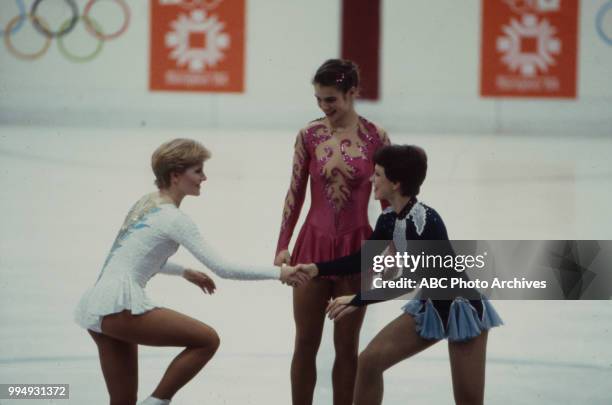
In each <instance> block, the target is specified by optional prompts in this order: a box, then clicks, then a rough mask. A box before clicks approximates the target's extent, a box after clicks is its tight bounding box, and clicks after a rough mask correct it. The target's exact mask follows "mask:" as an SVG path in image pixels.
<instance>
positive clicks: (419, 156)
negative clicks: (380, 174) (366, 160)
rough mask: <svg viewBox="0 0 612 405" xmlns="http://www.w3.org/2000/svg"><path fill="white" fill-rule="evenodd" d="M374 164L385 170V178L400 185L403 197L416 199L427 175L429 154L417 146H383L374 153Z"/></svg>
mask: <svg viewBox="0 0 612 405" xmlns="http://www.w3.org/2000/svg"><path fill="white" fill-rule="evenodd" d="M374 163H376V164H377V165H379V166H382V167H383V168H384V169H385V176H386V177H387V178H388V179H389V180H390V181H392V182H394V183H398V182H399V183H400V190H401V193H402V195H404V196H409V197H414V196H416V195H418V194H419V192H420V191H421V185H422V184H423V182H424V181H425V176H426V175H427V154H426V153H425V151H424V150H423V148H420V147H418V146H415V145H389V146H383V147H382V148H380V149H378V150H377V151H376V153H374Z"/></svg>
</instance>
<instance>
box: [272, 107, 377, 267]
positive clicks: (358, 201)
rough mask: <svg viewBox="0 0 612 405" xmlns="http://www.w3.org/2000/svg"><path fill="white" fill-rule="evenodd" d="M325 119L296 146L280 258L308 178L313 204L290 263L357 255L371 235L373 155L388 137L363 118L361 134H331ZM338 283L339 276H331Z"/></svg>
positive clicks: (303, 134)
mask: <svg viewBox="0 0 612 405" xmlns="http://www.w3.org/2000/svg"><path fill="white" fill-rule="evenodd" d="M326 122H327V121H326V120H325V119H324V118H321V119H318V120H315V121H312V122H311V123H309V124H308V125H307V126H306V128H304V129H302V130H301V131H300V133H299V134H298V136H297V138H296V142H295V154H294V158H293V171H292V178H291V185H290V187H289V191H288V192H287V197H286V198H285V207H284V210H283V217H282V222H281V229H280V235H279V237H278V244H277V247H276V253H277V254H278V252H280V251H282V250H285V249H288V246H289V242H290V241H291V236H292V234H293V230H294V228H295V224H296V223H297V220H298V217H299V215H300V210H301V208H302V204H303V203H304V197H305V195H306V185H307V183H308V177H309V176H310V195H311V205H310V210H309V212H308V216H307V217H306V220H305V222H304V225H303V226H302V229H301V230H300V233H299V235H298V238H297V241H296V242H295V246H294V248H293V252H292V255H291V264H296V263H312V262H320V261H326V260H332V259H335V258H338V257H342V256H345V255H348V254H350V253H353V252H355V251H357V250H359V248H360V247H361V245H362V242H363V241H364V240H366V239H368V237H369V236H370V234H371V233H372V228H371V227H370V224H369V221H368V202H369V199H370V192H371V190H372V184H371V182H370V177H371V176H372V173H373V172H374V162H373V156H374V152H376V150H378V149H379V148H380V147H381V146H384V145H388V144H389V139H388V137H387V134H386V132H385V131H384V130H383V129H382V128H380V127H378V126H376V125H375V124H373V123H372V122H370V121H368V120H366V119H365V118H363V117H359V121H358V126H357V131H356V132H357V133H356V134H355V133H354V132H355V131H352V132H353V133H352V134H346V135H345V134H342V135H332V132H331V130H330V128H329V126H328V125H327V123H326ZM330 278H335V277H330Z"/></svg>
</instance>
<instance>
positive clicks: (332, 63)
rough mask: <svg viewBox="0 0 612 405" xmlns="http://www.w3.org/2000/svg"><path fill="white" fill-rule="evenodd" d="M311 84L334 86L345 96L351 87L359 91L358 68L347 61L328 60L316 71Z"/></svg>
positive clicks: (353, 63)
mask: <svg viewBox="0 0 612 405" xmlns="http://www.w3.org/2000/svg"><path fill="white" fill-rule="evenodd" d="M312 84H320V85H321V86H334V87H335V88H336V89H338V90H339V91H341V92H342V93H344V94H346V93H347V92H348V91H349V90H350V89H352V88H353V87H355V88H356V89H359V67H358V66H357V65H356V64H355V62H353V61H351V60H348V59H328V60H326V61H325V62H323V64H322V65H321V66H320V67H319V68H318V69H317V72H316V73H315V75H314V78H313V79H312Z"/></svg>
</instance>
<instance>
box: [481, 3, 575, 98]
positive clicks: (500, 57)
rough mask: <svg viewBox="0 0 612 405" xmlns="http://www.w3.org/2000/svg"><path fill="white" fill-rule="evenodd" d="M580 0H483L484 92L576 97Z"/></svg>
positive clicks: (494, 95) (486, 93) (494, 94)
mask: <svg viewBox="0 0 612 405" xmlns="http://www.w3.org/2000/svg"><path fill="white" fill-rule="evenodd" d="M578 10H579V8H578V0H482V48H481V60H480V63H481V75H480V94H481V95H482V96H484V97H489V96H490V97H499V96H510V97H551V98H576V69H577V67H576V66H577V54H578V50H577V49H578Z"/></svg>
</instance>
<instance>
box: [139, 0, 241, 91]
mask: <svg viewBox="0 0 612 405" xmlns="http://www.w3.org/2000/svg"><path fill="white" fill-rule="evenodd" d="M244 37H245V1H244V0H151V50H150V55H151V56H150V75H149V88H150V89H151V90H176V91H204V92H243V91H244V42H245V40H244Z"/></svg>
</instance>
